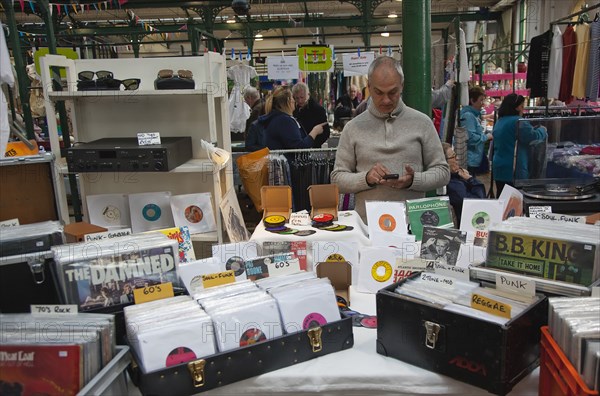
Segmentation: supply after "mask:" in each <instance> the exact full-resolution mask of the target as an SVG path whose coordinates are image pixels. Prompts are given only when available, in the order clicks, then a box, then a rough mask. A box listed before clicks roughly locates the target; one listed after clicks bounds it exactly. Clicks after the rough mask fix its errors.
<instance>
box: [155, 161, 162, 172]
mask: <svg viewBox="0 0 600 396" xmlns="http://www.w3.org/2000/svg"><path fill="white" fill-rule="evenodd" d="M163 167H164V165H163V163H162V162H160V161H156V162H155V163H154V169H156V170H162V169H163Z"/></svg>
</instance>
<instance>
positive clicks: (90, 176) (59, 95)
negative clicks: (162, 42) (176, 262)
mask: <svg viewBox="0 0 600 396" xmlns="http://www.w3.org/2000/svg"><path fill="white" fill-rule="evenodd" d="M54 66H57V67H62V68H65V71H66V84H67V89H66V90H64V91H55V90H54V89H53V84H52V79H51V74H50V68H51V67H54ZM162 69H171V70H174V71H175V73H176V72H177V70H180V69H187V70H190V71H191V72H192V73H193V78H194V81H195V89H180V90H156V89H154V80H155V79H156V77H157V72H158V71H159V70H162ZM99 70H108V71H110V72H112V73H113V75H114V78H116V79H120V80H123V79H128V78H139V79H141V83H140V86H139V89H138V90H131V91H110V90H98V91H78V90H77V79H78V77H77V75H78V73H79V72H81V71H99ZM41 75H42V82H43V86H44V95H45V97H46V99H47V100H46V113H47V114H48V115H49V116H48V131H49V136H50V144H51V149H52V152H53V153H54V154H55V155H56V164H57V166H55V167H54V173H55V177H56V178H59V177H63V176H64V175H65V174H66V173H67V167H66V161H65V158H64V157H63V155H62V153H61V151H60V141H59V133H58V125H57V120H56V117H52V116H50V115H52V114H56V109H55V105H56V102H58V101H65V102H66V105H67V108H70V110H71V111H70V121H71V123H72V127H73V131H72V132H73V136H74V138H75V144H77V143H80V142H89V141H93V140H97V139H100V138H107V137H108V138H117V137H136V136H137V133H140V132H159V133H160V136H161V137H169V136H173V137H174V136H191V138H192V151H193V158H192V159H191V160H189V161H188V162H186V163H184V164H183V165H181V166H179V167H177V168H175V169H174V170H172V171H170V172H135V173H133V172H131V173H129V172H127V173H126V172H118V173H108V172H104V173H100V172H98V173H92V172H89V173H81V174H79V186H80V193H81V197H82V202H83V207H84V211H83V212H84V213H85V214H88V211H87V207H86V204H85V197H86V196H87V195H92V194H110V193H124V194H127V193H141V192H155V191H170V192H171V193H172V194H173V195H176V194H191V193H199V192H207V191H210V192H211V193H212V196H213V203H214V210H215V211H214V213H215V217H216V223H217V232H216V233H214V232H213V233H205V234H194V235H192V241H196V242H219V243H222V242H223V227H222V221H221V216H220V215H219V203H220V202H221V198H222V196H223V195H224V194H225V193H226V192H227V191H228V190H229V189H230V188H232V186H233V181H232V171H231V169H232V168H231V161H229V162H227V163H226V164H223V165H222V166H219V167H217V166H216V165H214V164H213V162H212V161H211V160H210V159H209V158H208V154H207V152H206V150H204V149H203V148H202V147H201V140H202V139H204V140H206V141H210V142H213V143H216V144H217V146H218V147H221V148H223V149H225V150H227V151H229V152H230V151H231V140H230V136H229V113H228V110H227V78H226V72H225V58H224V57H223V56H222V55H220V54H218V53H213V52H208V53H206V54H204V56H200V57H184V58H145V59H96V60H94V59H90V60H88V59H84V60H70V59H67V58H65V57H63V56H57V55H47V56H45V57H43V58H41ZM120 88H121V89H123V87H122V86H121V87H120ZM59 188H60V190H61V191H59V194H58V195H59V197H60V199H59V212H60V213H61V218H63V219H65V220H66V219H68V218H69V216H68V209H67V202H66V195H65V191H64V186H62V184H61V183H59ZM88 219H89V216H88Z"/></svg>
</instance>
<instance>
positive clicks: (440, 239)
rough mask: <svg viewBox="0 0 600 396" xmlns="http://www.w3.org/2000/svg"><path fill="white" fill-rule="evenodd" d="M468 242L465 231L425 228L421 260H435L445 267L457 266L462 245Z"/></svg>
mask: <svg viewBox="0 0 600 396" xmlns="http://www.w3.org/2000/svg"><path fill="white" fill-rule="evenodd" d="M466 241H467V233H466V232H465V231H460V230H455V229H450V228H449V229H444V228H437V227H429V226H425V227H424V228H423V241H422V243H421V258H423V259H427V260H435V261H436V262H439V263H441V264H445V265H456V261H457V260H458V254H459V252H460V247H461V244H463V243H466Z"/></svg>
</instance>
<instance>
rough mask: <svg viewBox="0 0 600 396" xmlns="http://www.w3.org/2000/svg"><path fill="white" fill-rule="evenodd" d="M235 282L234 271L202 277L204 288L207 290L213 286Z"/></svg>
mask: <svg viewBox="0 0 600 396" xmlns="http://www.w3.org/2000/svg"><path fill="white" fill-rule="evenodd" d="M233 282H235V273H234V272H233V271H223V272H215V273H213V274H206V275H202V286H203V287H204V288H205V289H208V288H209V287H213V286H220V285H226V284H228V283H233Z"/></svg>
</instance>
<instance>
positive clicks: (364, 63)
mask: <svg viewBox="0 0 600 396" xmlns="http://www.w3.org/2000/svg"><path fill="white" fill-rule="evenodd" d="M342 57H343V64H344V77H351V76H364V75H366V74H367V73H368V72H369V65H371V62H373V59H375V52H373V51H369V52H360V53H353V54H342Z"/></svg>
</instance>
